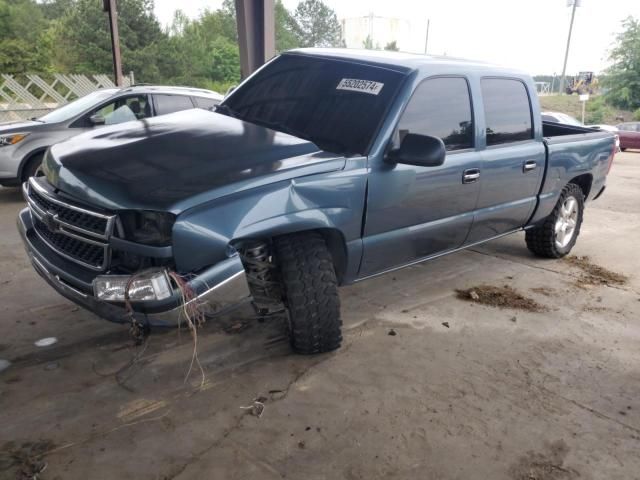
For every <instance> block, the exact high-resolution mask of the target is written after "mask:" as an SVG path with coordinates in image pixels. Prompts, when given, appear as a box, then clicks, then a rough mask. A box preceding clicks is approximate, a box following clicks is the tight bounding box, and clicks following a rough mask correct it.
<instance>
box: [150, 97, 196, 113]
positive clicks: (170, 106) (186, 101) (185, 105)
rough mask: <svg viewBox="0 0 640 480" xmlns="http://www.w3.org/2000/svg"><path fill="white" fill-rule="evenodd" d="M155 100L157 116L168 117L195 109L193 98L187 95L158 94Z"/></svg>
mask: <svg viewBox="0 0 640 480" xmlns="http://www.w3.org/2000/svg"><path fill="white" fill-rule="evenodd" d="M153 98H154V101H155V104H156V115H166V114H167V113H173V112H179V111H181V110H188V109H190V108H193V102H192V101H191V98H190V97H188V96H186V95H166V94H157V95H154V96H153Z"/></svg>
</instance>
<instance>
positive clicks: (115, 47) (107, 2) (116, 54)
mask: <svg viewBox="0 0 640 480" xmlns="http://www.w3.org/2000/svg"><path fill="white" fill-rule="evenodd" d="M102 7H103V10H104V11H105V12H108V13H109V31H110V32H111V52H112V55H113V77H114V80H115V82H116V85H117V86H118V87H122V85H123V81H122V60H121V58H120V35H119V34H118V7H117V5H116V0H102Z"/></svg>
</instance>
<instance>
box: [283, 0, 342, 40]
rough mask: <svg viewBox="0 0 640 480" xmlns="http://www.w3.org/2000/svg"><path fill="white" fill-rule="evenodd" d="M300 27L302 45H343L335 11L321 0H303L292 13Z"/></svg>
mask: <svg viewBox="0 0 640 480" xmlns="http://www.w3.org/2000/svg"><path fill="white" fill-rule="evenodd" d="M293 17H294V18H295V20H296V22H297V23H298V26H299V28H300V44H301V46H303V47H340V46H343V45H344V41H343V40H342V29H341V27H340V22H338V17H337V16H336V12H334V11H333V10H332V9H331V8H329V7H328V6H327V5H325V4H324V3H323V2H322V0H304V1H302V2H300V3H299V4H298V6H297V7H296V10H295V13H294V14H293Z"/></svg>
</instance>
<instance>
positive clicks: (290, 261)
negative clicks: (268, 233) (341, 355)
mask: <svg viewBox="0 0 640 480" xmlns="http://www.w3.org/2000/svg"><path fill="white" fill-rule="evenodd" d="M274 247H275V256H276V262H277V264H278V267H279V270H280V277H281V280H282V284H283V292H284V298H283V300H284V303H285V305H286V307H287V313H288V317H289V340H290V342H291V346H292V347H293V349H294V350H295V351H296V352H297V353H301V354H304V355H310V354H314V353H323V352H329V351H331V350H336V349H337V348H339V347H340V343H341V342H342V320H341V319H340V298H339V296H338V281H337V279H336V273H335V270H334V267H333V259H332V257H331V253H330V252H329V249H328V248H327V244H326V243H325V240H324V238H323V237H322V235H320V234H319V233H318V232H302V233H294V234H291V235H285V236H282V237H277V238H276V239H275V240H274Z"/></svg>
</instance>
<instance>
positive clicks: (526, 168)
mask: <svg viewBox="0 0 640 480" xmlns="http://www.w3.org/2000/svg"><path fill="white" fill-rule="evenodd" d="M537 166H538V163H537V162H536V161H535V160H527V161H526V162H524V165H522V171H523V172H524V173H527V172H530V171H531V170H535V169H536V167H537Z"/></svg>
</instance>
